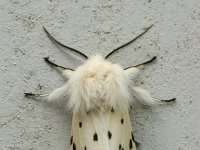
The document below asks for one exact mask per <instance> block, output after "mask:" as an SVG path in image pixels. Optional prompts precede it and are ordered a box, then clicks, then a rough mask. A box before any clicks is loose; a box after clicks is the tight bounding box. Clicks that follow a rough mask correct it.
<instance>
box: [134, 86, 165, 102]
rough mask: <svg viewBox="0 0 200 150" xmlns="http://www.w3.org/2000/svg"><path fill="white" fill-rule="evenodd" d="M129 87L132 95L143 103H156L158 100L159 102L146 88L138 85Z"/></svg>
mask: <svg viewBox="0 0 200 150" xmlns="http://www.w3.org/2000/svg"><path fill="white" fill-rule="evenodd" d="M131 89H132V91H133V93H132V94H133V96H134V97H135V98H136V99H138V100H140V101H141V102H143V103H145V104H148V105H154V104H156V103H157V104H158V103H159V102H161V101H158V100H157V99H154V98H153V97H151V95H150V93H149V91H147V90H144V89H142V88H140V87H132V88H131Z"/></svg>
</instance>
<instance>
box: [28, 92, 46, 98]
mask: <svg viewBox="0 0 200 150" xmlns="http://www.w3.org/2000/svg"><path fill="white" fill-rule="evenodd" d="M24 96H25V97H28V98H31V97H32V98H38V97H48V96H49V94H36V93H24Z"/></svg>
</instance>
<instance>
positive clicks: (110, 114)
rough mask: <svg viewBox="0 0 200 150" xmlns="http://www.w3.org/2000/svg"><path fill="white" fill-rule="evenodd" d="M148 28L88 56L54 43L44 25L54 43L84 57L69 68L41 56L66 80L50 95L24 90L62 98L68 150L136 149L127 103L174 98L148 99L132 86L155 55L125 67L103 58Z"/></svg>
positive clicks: (153, 101)
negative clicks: (68, 122) (67, 113)
mask: <svg viewBox="0 0 200 150" xmlns="http://www.w3.org/2000/svg"><path fill="white" fill-rule="evenodd" d="M151 27H152V26H150V27H148V28H146V30H145V31H144V32H143V33H141V34H140V35H138V36H137V37H136V38H134V39H133V40H131V41H130V42H128V43H126V44H124V45H122V46H120V47H118V48H116V49H114V50H113V51H112V52H111V53H109V54H108V55H107V56H106V57H105V58H103V57H102V56H100V55H95V56H92V57H89V58H88V57H87V56H86V55H85V54H83V53H81V52H80V51H78V50H76V49H73V48H71V47H68V46H65V45H63V44H62V43H60V42H58V41H57V40H56V39H54V38H53V37H52V36H51V35H50V34H49V32H48V31H47V30H46V29H45V28H44V29H45V32H46V33H47V35H48V36H49V37H50V39H52V40H53V41H54V42H56V43H57V44H59V45H61V46H64V47H65V48H67V49H69V50H70V51H72V52H75V53H76V54H79V55H81V56H82V57H83V58H85V59H87V61H86V62H85V63H84V64H82V65H81V66H79V67H78V68H76V70H73V69H70V68H65V67H63V66H60V65H57V64H55V63H53V62H51V61H50V60H49V58H45V61H46V62H47V63H48V64H50V65H52V66H53V67H56V68H57V69H59V70H60V71H61V72H62V73H63V75H64V76H65V77H66V78H67V79H68V81H67V83H66V84H65V85H64V86H63V87H61V88H58V89H56V90H55V91H53V92H52V93H50V94H33V93H25V95H26V96H27V97H41V96H43V97H47V99H48V100H49V101H51V102H52V101H64V103H66V104H67V106H68V107H69V108H70V109H72V110H73V118H72V126H71V141H70V150H136V144H135V140H134V137H133V128H132V125H131V121H130V117H129V108H130V105H131V103H132V102H133V101H135V100H142V101H143V102H147V103H148V104H154V103H164V102H172V101H175V98H173V99H170V100H158V99H155V98H152V97H151V96H150V94H149V93H148V92H147V91H146V90H144V89H141V88H139V87H135V86H134V83H133V82H132V79H133V78H135V77H136V76H137V75H138V73H139V71H140V69H142V68H144V67H145V65H146V64H148V63H151V62H152V61H153V60H154V59H155V58H156V57H153V58H152V59H151V60H149V61H147V62H145V63H142V64H139V65H136V66H131V67H128V68H125V69H123V68H122V67H121V66H120V65H118V64H113V63H111V62H109V61H108V60H107V59H108V58H110V56H111V55H112V54H114V53H115V52H117V51H118V50H119V49H120V48H122V47H125V46H126V45H128V44H130V43H132V42H134V41H135V40H136V39H138V38H139V37H141V36H142V35H144V34H145V33H146V32H147V31H148V30H149V29H150V28H151Z"/></svg>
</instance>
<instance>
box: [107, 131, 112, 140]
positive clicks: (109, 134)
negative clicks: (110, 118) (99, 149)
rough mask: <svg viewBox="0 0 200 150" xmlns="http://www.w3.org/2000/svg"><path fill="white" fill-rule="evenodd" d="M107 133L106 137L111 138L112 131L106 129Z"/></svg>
mask: <svg viewBox="0 0 200 150" xmlns="http://www.w3.org/2000/svg"><path fill="white" fill-rule="evenodd" d="M107 135H108V138H109V139H111V137H112V133H111V132H110V131H108V133H107Z"/></svg>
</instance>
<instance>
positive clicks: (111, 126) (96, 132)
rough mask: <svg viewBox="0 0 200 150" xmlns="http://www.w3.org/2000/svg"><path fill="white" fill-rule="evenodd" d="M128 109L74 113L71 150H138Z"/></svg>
mask: <svg viewBox="0 0 200 150" xmlns="http://www.w3.org/2000/svg"><path fill="white" fill-rule="evenodd" d="M132 134H133V132H132V126H131V122H130V118H129V113H128V109H127V110H125V111H123V112H121V111H119V110H114V109H111V110H107V111H91V112H89V113H85V114H81V115H80V114H79V113H74V114H73V120H72V132H71V142H70V144H71V145H70V150H125V149H129V150H136V147H135V143H134V139H133V136H132Z"/></svg>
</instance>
